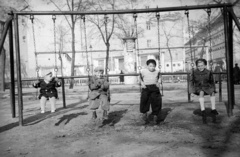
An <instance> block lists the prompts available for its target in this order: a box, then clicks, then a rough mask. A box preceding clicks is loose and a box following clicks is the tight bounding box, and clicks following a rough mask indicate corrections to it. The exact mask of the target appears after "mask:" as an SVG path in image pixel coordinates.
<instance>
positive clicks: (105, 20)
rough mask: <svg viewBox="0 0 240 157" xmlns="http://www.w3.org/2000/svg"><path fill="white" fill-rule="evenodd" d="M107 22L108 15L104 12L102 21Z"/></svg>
mask: <svg viewBox="0 0 240 157" xmlns="http://www.w3.org/2000/svg"><path fill="white" fill-rule="evenodd" d="M107 22H108V16H107V14H105V15H104V23H105V24H107Z"/></svg>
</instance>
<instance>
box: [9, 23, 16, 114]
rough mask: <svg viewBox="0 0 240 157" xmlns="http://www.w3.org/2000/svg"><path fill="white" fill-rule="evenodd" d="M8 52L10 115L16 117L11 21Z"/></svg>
mask: <svg viewBox="0 0 240 157" xmlns="http://www.w3.org/2000/svg"><path fill="white" fill-rule="evenodd" d="M9 54H10V75H11V84H10V101H11V110H12V117H13V118H15V117H16V109H15V79H14V51H13V27H12V22H10V24H9Z"/></svg>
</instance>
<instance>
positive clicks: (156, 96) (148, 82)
mask: <svg viewBox="0 0 240 157" xmlns="http://www.w3.org/2000/svg"><path fill="white" fill-rule="evenodd" d="M146 63H147V68H146V69H143V70H141V73H140V81H141V82H140V83H141V88H142V91H141V98H140V112H141V113H142V119H143V121H145V122H147V121H148V117H147V112H148V111H149V108H150V104H151V107H152V113H151V115H150V116H151V117H152V118H153V120H154V123H157V122H158V118H159V117H158V116H159V113H160V112H161V108H162V104H161V103H162V101H161V99H162V97H161V94H160V90H159V84H160V81H161V78H160V72H159V71H157V70H156V69H155V68H156V61H155V60H154V59H149V60H147V62H146Z"/></svg>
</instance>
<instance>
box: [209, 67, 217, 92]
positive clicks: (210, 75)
mask: <svg viewBox="0 0 240 157" xmlns="http://www.w3.org/2000/svg"><path fill="white" fill-rule="evenodd" d="M209 83H210V85H211V87H213V88H214V91H215V89H216V87H215V81H214V77H213V73H212V72H211V71H210V74H209Z"/></svg>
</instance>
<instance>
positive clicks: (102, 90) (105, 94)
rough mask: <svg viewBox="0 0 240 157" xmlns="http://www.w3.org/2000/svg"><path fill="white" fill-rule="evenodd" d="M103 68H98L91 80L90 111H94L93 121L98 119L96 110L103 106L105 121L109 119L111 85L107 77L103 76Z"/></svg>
mask: <svg viewBox="0 0 240 157" xmlns="http://www.w3.org/2000/svg"><path fill="white" fill-rule="evenodd" d="M103 72H104V70H103V68H102V67H96V68H95V69H94V75H93V76H92V77H91V78H90V81H89V88H90V90H91V92H90V93H89V99H90V101H89V103H90V109H91V110H92V111H93V114H92V119H93V120H94V119H96V118H97V113H96V110H97V109H98V108H99V106H101V108H102V110H103V117H102V118H103V120H106V119H108V115H107V112H108V111H109V108H110V105H109V104H110V102H109V101H110V94H109V83H108V81H107V77H104V76H103Z"/></svg>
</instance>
